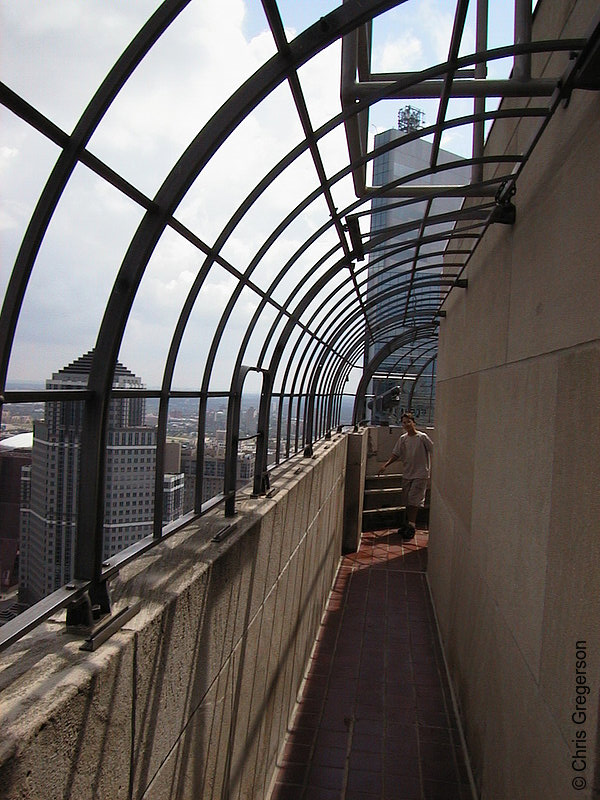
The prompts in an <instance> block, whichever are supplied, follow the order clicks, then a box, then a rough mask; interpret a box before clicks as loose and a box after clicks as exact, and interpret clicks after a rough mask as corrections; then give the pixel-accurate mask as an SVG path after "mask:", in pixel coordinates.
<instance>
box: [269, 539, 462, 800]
mask: <svg viewBox="0 0 600 800" xmlns="http://www.w3.org/2000/svg"><path fill="white" fill-rule="evenodd" d="M427 540H428V536H427V534H426V533H423V532H419V533H417V536H416V538H415V540H414V541H412V542H408V543H407V542H403V541H402V539H401V538H400V537H399V536H398V534H397V533H396V532H395V531H390V530H385V531H375V532H369V533H363V535H362V539H361V545H360V548H359V550H358V552H357V553H352V554H350V555H348V556H345V557H344V558H343V560H342V562H341V565H340V569H339V571H338V573H337V576H336V579H335V582H334V585H333V588H332V592H331V596H330V598H329V602H328V605H327V610H326V613H325V615H324V618H323V622H322V625H321V629H320V632H319V635H318V637H317V641H316V643H315V647H314V650H313V653H312V656H311V659H310V662H309V664H308V666H307V672H306V678H305V681H304V684H303V687H302V692H301V699H300V702H299V704H298V708H297V711H296V713H295V716H294V720H293V725H292V728H291V730H290V731H289V733H288V736H287V739H286V742H285V746H284V748H283V749H282V752H281V754H280V757H279V760H278V764H279V768H278V771H277V773H276V775H275V778H274V783H273V785H272V788H271V794H270V800H392V798H393V800H425V799H426V800H471V798H472V797H473V795H472V792H471V787H470V782H469V772H468V768H467V765H466V762H465V756H464V750H463V747H462V745H461V735H460V731H459V728H458V725H457V720H456V715H455V713H454V707H453V703H452V696H451V693H450V689H449V686H448V681H447V678H446V671H445V666H444V658H443V655H442V651H441V648H440V644H439V639H438V633H437V626H436V621H435V617H434V612H433V608H432V605H431V602H430V597H429V590H428V586H427V580H426V574H425V570H426V565H427Z"/></svg>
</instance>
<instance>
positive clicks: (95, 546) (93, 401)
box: [73, 390, 110, 613]
mask: <svg viewBox="0 0 600 800" xmlns="http://www.w3.org/2000/svg"><path fill="white" fill-rule="evenodd" d="M109 402H110V400H109V398H108V397H102V396H101V395H100V393H99V392H98V391H94V390H92V391H91V393H90V395H89V396H88V397H87V398H86V400H84V414H83V423H82V430H81V447H80V451H79V452H80V460H79V486H80V489H79V498H78V503H79V505H78V512H77V530H76V539H75V558H74V560H73V577H74V578H75V579H76V580H89V581H91V583H90V587H89V590H88V592H89V596H90V600H91V604H92V606H98V607H99V610H100V612H101V613H109V612H110V598H109V596H108V587H107V585H106V582H105V581H102V561H103V558H102V556H103V552H102V550H103V541H102V539H103V533H104V526H103V520H104V483H105V465H104V461H105V457H106V427H105V422H106V419H108V413H105V409H106V406H107V405H108V403H109Z"/></svg>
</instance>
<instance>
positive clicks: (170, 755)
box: [0, 435, 347, 800]
mask: <svg viewBox="0 0 600 800" xmlns="http://www.w3.org/2000/svg"><path fill="white" fill-rule="evenodd" d="M346 449H347V439H346V437H345V436H341V435H336V436H334V437H333V439H332V440H331V442H328V443H326V444H321V445H320V446H317V447H316V449H315V456H314V457H313V458H312V459H305V458H298V459H293V460H292V461H290V462H287V464H286V465H285V467H282V468H281V469H280V470H279V471H277V472H274V473H273V475H272V487H273V490H274V492H273V495H272V497H271V498H269V499H265V498H263V499H259V500H252V499H250V498H249V497H248V498H246V499H242V500H241V502H240V503H239V514H238V516H237V517H236V524H235V527H234V528H233V529H232V531H231V533H230V535H229V536H228V537H227V538H226V539H225V540H224V541H222V542H221V543H213V542H211V541H210V540H211V537H212V536H213V535H214V534H215V533H216V532H217V531H218V530H219V529H220V528H222V527H223V525H224V518H223V516H222V513H221V514H214V515H213V516H212V517H210V516H208V517H204V518H202V520H201V521H200V522H198V523H196V524H194V525H191V526H189V527H188V528H186V530H185V531H182V532H180V533H177V534H175V535H173V536H172V537H170V538H169V539H168V540H166V541H165V542H163V543H162V544H161V545H160V546H158V547H157V548H155V549H154V550H152V551H150V552H148V553H147V554H146V555H144V556H142V557H140V558H139V559H137V560H136V561H135V562H133V563H132V564H130V565H129V566H127V567H126V568H124V569H123V570H122V572H121V575H120V577H119V578H118V579H117V580H116V581H115V582H114V585H113V588H114V596H115V598H116V604H115V605H116V610H118V609H119V607H121V606H122V605H123V604H125V603H131V602H134V601H136V600H138V599H139V600H141V601H142V606H141V610H140V611H139V613H138V614H137V615H136V616H134V617H133V618H132V619H131V621H130V622H128V623H127V625H126V626H125V628H124V629H122V630H121V631H120V632H119V633H117V634H115V635H114V636H113V637H112V638H111V639H110V640H109V641H107V642H106V643H104V644H103V645H102V646H101V647H100V648H99V649H98V650H97V651H96V652H95V653H88V652H82V651H80V650H79V645H80V643H81V640H80V639H76V637H74V636H73V635H71V634H67V633H66V632H65V629H64V625H63V624H61V623H60V622H59V621H51V622H48V623H46V624H44V625H43V626H41V628H39V629H37V630H36V631H35V632H34V633H32V634H30V635H28V636H27V637H25V638H24V639H23V640H21V641H20V642H19V643H17V644H15V645H13V646H12V647H11V648H9V649H8V650H7V651H6V652H5V653H4V654H3V655H2V657H1V658H0V725H1V728H2V743H1V745H0V798H2V800H17V799H18V798H28V800H30V799H33V798H35V800H59V799H60V800H69V798H73V800H75V798H77V800H80V799H81V798H94V800H100V799H105V800H120V798H123V799H125V798H128V799H129V798H140V799H141V798H143V800H168V799H169V798H170V799H171V800H175V798H177V799H178V800H179V799H180V798H181V799H183V798H190V800H199V798H202V800H209V799H210V800H216V798H227V800H234V799H235V798H257V800H262V799H263V798H264V797H265V795H266V791H267V787H268V784H269V780H270V777H271V774H272V771H273V768H274V765H275V760H276V755H277V752H278V750H279V747H280V744H281V743H282V740H283V736H284V734H285V730H286V726H287V723H288V721H289V718H290V716H291V713H292V711H293V708H294V703H295V699H296V695H297V691H298V688H299V685H300V682H301V680H302V677H303V673H304V669H305V666H306V664H307V661H308V658H309V654H310V652H311V648H312V646H313V643H314V640H315V637H316V633H317V629H318V626H319V623H320V619H321V615H322V611H323V609H324V605H325V601H326V599H327V596H328V593H329V589H330V586H331V583H332V580H333V577H334V574H335V571H336V569H337V565H338V563H339V558H340V553H341V542H342V522H343V498H344V479H345V467H346Z"/></svg>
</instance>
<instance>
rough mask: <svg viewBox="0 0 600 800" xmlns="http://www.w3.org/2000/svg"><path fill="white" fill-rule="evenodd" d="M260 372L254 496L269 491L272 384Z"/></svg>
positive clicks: (265, 374)
mask: <svg viewBox="0 0 600 800" xmlns="http://www.w3.org/2000/svg"><path fill="white" fill-rule="evenodd" d="M261 372H262V374H263V385H262V392H261V395H260V405H259V409H258V431H257V437H256V456H255V459H254V494H256V495H260V494H264V493H265V492H267V491H268V490H269V477H268V474H267V451H268V447H269V412H270V410H271V392H272V387H273V382H272V377H271V373H270V372H268V371H267V370H261Z"/></svg>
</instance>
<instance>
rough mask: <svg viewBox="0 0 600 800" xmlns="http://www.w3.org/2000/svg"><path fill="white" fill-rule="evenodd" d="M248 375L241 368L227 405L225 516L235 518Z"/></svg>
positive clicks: (235, 378) (232, 386)
mask: <svg viewBox="0 0 600 800" xmlns="http://www.w3.org/2000/svg"><path fill="white" fill-rule="evenodd" d="M247 374H248V367H241V368H240V370H239V372H238V374H237V375H235V376H234V377H233V380H232V382H231V384H232V385H231V392H230V395H229V403H228V405H227V433H226V440H225V474H224V477H223V494H224V495H225V516H226V517H233V516H235V489H236V482H237V456H238V444H239V439H240V413H241V407H242V386H243V385H244V379H245V377H246V375H247Z"/></svg>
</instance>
